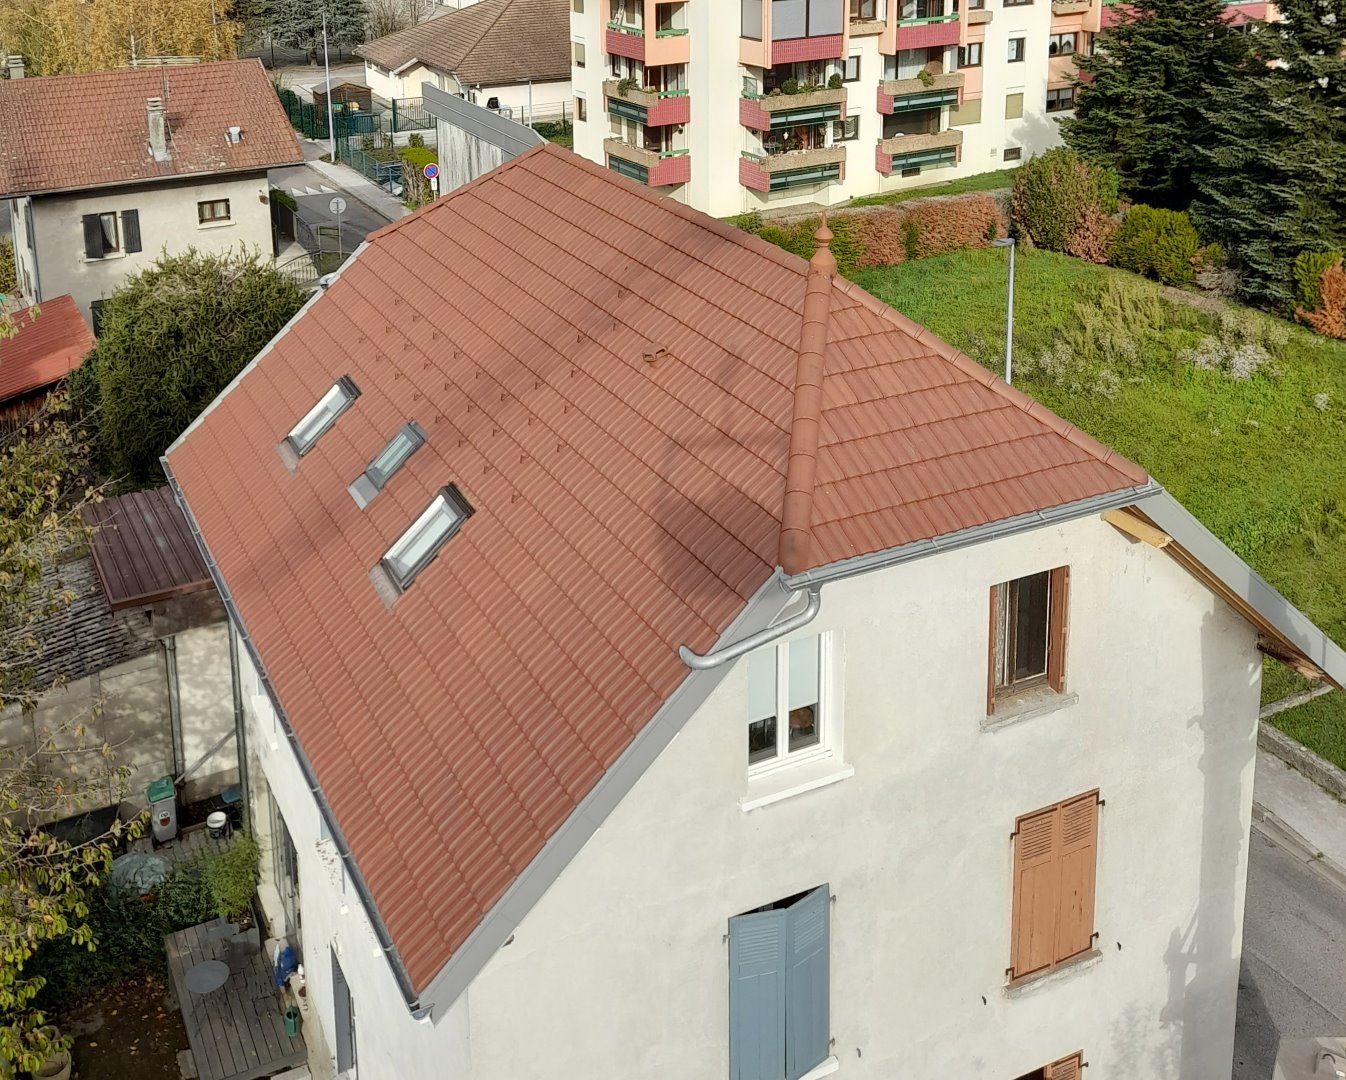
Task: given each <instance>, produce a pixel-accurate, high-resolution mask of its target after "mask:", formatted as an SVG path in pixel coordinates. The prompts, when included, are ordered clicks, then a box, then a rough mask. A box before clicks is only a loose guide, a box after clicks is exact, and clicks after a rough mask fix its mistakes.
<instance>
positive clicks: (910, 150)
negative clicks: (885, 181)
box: [875, 128, 963, 176]
mask: <svg viewBox="0 0 1346 1080" xmlns="http://www.w3.org/2000/svg"><path fill="white" fill-rule="evenodd" d="M962 145H963V129H962V128H951V129H949V130H948V131H933V132H930V133H929V134H925V135H896V136H894V137H893V138H891V139H880V140H879V146H878V151H877V154H876V158H875V163H876V166H877V168H878V170H879V172H881V173H883V174H884V175H885V176H886V175H888V174H889V173H895V172H901V171H902V170H903V169H915V168H919V167H921V166H924V165H950V164H952V163H953V162H955V161H957V160H958V152H959V149H960V148H961V147H962Z"/></svg>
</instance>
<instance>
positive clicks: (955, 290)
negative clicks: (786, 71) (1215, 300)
mask: <svg viewBox="0 0 1346 1080" xmlns="http://www.w3.org/2000/svg"><path fill="white" fill-rule="evenodd" d="M854 277H855V280H856V281H857V282H858V283H859V284H860V285H862V286H863V287H864V288H866V289H868V290H869V291H870V292H872V293H873V294H874V295H875V296H878V297H879V298H881V299H883V300H885V301H886V302H888V303H890V304H892V305H893V306H894V307H896V308H897V309H899V310H900V311H902V312H903V313H905V314H906V315H908V316H910V317H911V318H913V319H915V320H916V321H917V322H919V323H923V324H924V325H926V326H928V327H930V328H931V329H932V330H933V331H934V332H935V333H937V334H939V335H940V336H941V337H943V338H944V339H945V340H947V341H949V342H951V343H953V344H954V345H956V346H958V347H959V348H961V349H963V350H964V351H966V352H967V353H968V354H969V355H971V356H972V357H974V358H975V359H977V360H978V361H980V362H981V363H983V364H985V365H987V366H988V367H990V368H991V369H992V370H994V371H996V372H1002V371H1003V366H1004V334H1005V292H1006V254H1005V253H1004V252H1003V251H991V250H982V251H964V252H959V253H957V254H954V255H946V256H940V257H937V258H932V259H923V260H920V261H916V262H910V263H906V264H904V265H902V266H894V267H883V268H879V269H871V270H861V271H857V272H856V273H855V275H854ZM1110 282H1116V283H1117V284H1116V285H1110ZM1117 289H1121V290H1123V291H1125V292H1126V294H1127V295H1128V296H1134V297H1135V298H1136V300H1137V305H1138V306H1137V311H1138V312H1139V314H1133V315H1132V316H1131V317H1130V318H1129V319H1128V320H1122V321H1124V322H1128V323H1129V325H1127V326H1126V327H1125V330H1126V334H1127V335H1128V336H1129V337H1130V338H1131V340H1132V342H1133V344H1134V345H1135V346H1136V347H1137V350H1138V356H1137V358H1136V359H1135V360H1134V361H1133V362H1131V363H1124V364H1121V365H1120V368H1121V372H1122V378H1121V379H1120V382H1119V383H1118V384H1114V385H1113V386H1112V387H1111V388H1110V392H1109V393H1104V392H1099V391H1098V390H1097V389H1096V388H1095V387H1092V386H1090V385H1089V379H1088V378H1087V377H1086V378H1083V379H1078V378H1073V377H1072V376H1070V375H1066V376H1062V375H1061V374H1060V371H1059V370H1055V371H1045V370H1044V369H1043V365H1041V364H1034V362H1033V361H1034V360H1035V359H1036V358H1038V357H1041V356H1042V355H1043V354H1044V353H1045V352H1047V351H1048V350H1049V349H1051V348H1052V347H1053V346H1054V344H1056V343H1059V342H1061V341H1063V340H1065V339H1067V338H1069V339H1071V341H1072V343H1073V345H1074V346H1075V347H1087V348H1093V347H1094V346H1095V345H1096V344H1097V343H1096V342H1094V343H1092V344H1091V343H1090V342H1088V341H1086V342H1085V344H1084V346H1080V340H1081V334H1082V333H1088V332H1090V331H1088V330H1087V324H1089V323H1090V321H1091V316H1094V315H1097V313H1098V312H1099V311H1100V310H1102V309H1103V308H1104V307H1106V304H1105V303H1104V301H1105V298H1106V295H1107V294H1108V293H1109V291H1110V290H1117ZM1087 309H1092V311H1090V310H1087ZM1255 318H1256V319H1257V320H1259V321H1258V322H1257V323H1256V324H1255V325H1258V326H1269V325H1271V323H1272V321H1271V320H1266V322H1265V323H1264V322H1262V321H1261V320H1264V319H1265V318H1266V317H1265V316H1260V315H1258V316H1255ZM1094 321H1095V327H1096V325H1097V323H1096V320H1094ZM1279 326H1280V328H1281V329H1282V330H1283V331H1286V332H1288V340H1287V341H1286V343H1285V345H1284V348H1283V350H1282V351H1281V353H1280V355H1279V357H1277V358H1276V359H1275V360H1274V364H1273V367H1274V370H1273V371H1272V373H1270V374H1267V373H1265V372H1262V371H1259V372H1258V373H1256V374H1254V375H1253V377H1252V378H1248V379H1235V378H1232V377H1231V376H1229V375H1226V374H1224V373H1222V372H1219V371H1208V370H1200V369H1198V368H1196V367H1193V366H1192V365H1191V364H1190V363H1187V362H1184V361H1183V360H1181V359H1179V356H1178V354H1179V353H1180V352H1181V351H1182V350H1183V349H1187V348H1191V347H1192V346H1194V345H1195V344H1196V343H1197V342H1199V341H1200V340H1202V338H1203V337H1207V336H1209V335H1212V334H1216V333H1218V332H1219V328H1218V320H1217V318H1216V316H1215V315H1214V314H1212V313H1209V312H1207V311H1203V310H1198V309H1197V308H1196V307H1193V306H1191V305H1190V304H1186V303H1182V302H1178V301H1174V300H1172V299H1169V298H1168V296H1167V295H1166V294H1165V293H1164V292H1163V291H1162V290H1160V288H1159V287H1158V286H1157V285H1154V284H1152V283H1150V282H1147V281H1144V280H1142V279H1140V278H1137V277H1135V276H1134V275H1132V274H1127V273H1124V272H1122V271H1118V270H1111V269H1108V268H1107V267H1100V266H1094V265H1092V264H1089V263H1085V262H1082V261H1080V260H1078V259H1072V258H1068V257H1066V256H1063V255H1055V254H1051V253H1048V252H1031V253H1021V254H1020V255H1019V258H1018V271H1017V274H1016V283H1015V341H1014V350H1015V363H1016V376H1015V380H1014V381H1015V384H1016V385H1018V386H1020V387H1022V388H1023V389H1024V390H1025V391H1027V392H1028V393H1030V394H1032V395H1033V396H1034V397H1036V398H1038V399H1039V400H1041V401H1042V402H1044V403H1045V404H1046V405H1048V406H1049V407H1050V408H1051V409H1053V410H1054V411H1055V412H1057V413H1059V414H1060V415H1061V416H1063V417H1065V418H1066V419H1067V420H1069V421H1071V422H1072V423H1074V424H1076V425H1077V426H1079V427H1081V428H1083V429H1084V430H1085V431H1088V432H1089V433H1090V434H1092V435H1094V436H1095V437H1096V438H1098V439H1099V440H1100V441H1102V442H1104V443H1106V444H1107V445H1109V446H1111V447H1114V448H1115V449H1117V450H1118V451H1120V452H1121V453H1123V454H1125V455H1126V456H1127V457H1129V458H1131V459H1132V460H1133V461H1136V462H1138V463H1139V464H1140V465H1142V466H1144V467H1145V468H1146V469H1147V470H1148V471H1149V472H1150V474H1151V475H1152V476H1153V477H1154V478H1155V479H1156V480H1158V481H1159V482H1160V483H1162V484H1163V485H1164V486H1165V487H1166V488H1168V490H1169V491H1170V492H1172V493H1173V495H1174V496H1176V497H1177V498H1178V499H1179V500H1181V501H1182V503H1183V504H1184V505H1185V506H1187V508H1188V509H1189V510H1191V511H1192V513H1194V514H1195V515H1196V516H1197V517H1198V518H1199V519H1200V520H1201V521H1202V522H1203V523H1204V524H1205V525H1206V526H1207V528H1209V529H1210V530H1211V531H1212V532H1214V533H1215V534H1216V535H1217V536H1218V537H1220V539H1221V540H1223V541H1224V542H1225V543H1226V544H1228V545H1229V546H1230V547H1231V548H1232V549H1233V550H1234V551H1235V552H1237V553H1238V554H1239V555H1240V556H1241V557H1242V558H1243V559H1245V560H1246V561H1247V562H1249V563H1250V564H1251V565H1252V566H1253V567H1254V569H1256V570H1257V571H1258V572H1259V573H1261V574H1262V575H1263V576H1264V577H1265V578H1266V579H1267V580H1268V581H1270V582H1271V584H1272V585H1273V586H1275V587H1276V588H1277V589H1279V590H1280V591H1281V592H1282V593H1284V594H1285V596H1286V597H1288V598H1289V599H1290V600H1291V601H1292V602H1293V603H1294V604H1295V605H1296V606H1298V607H1299V608H1300V609H1301V610H1302V611H1303V612H1304V613H1305V614H1306V615H1308V616H1309V618H1311V619H1312V620H1313V621H1314V622H1315V623H1317V625H1318V626H1320V627H1321V628H1322V629H1323V630H1324V631H1326V632H1327V633H1328V635H1329V636H1331V637H1332V638H1333V639H1334V640H1335V641H1336V642H1337V643H1338V644H1346V468H1343V462H1346V343H1342V342H1334V341H1329V340H1327V339H1324V338H1320V337H1317V336H1315V335H1312V334H1310V333H1308V332H1307V331H1304V330H1302V329H1300V328H1298V327H1293V326H1290V325H1289V324H1286V323H1280V324H1279ZM1082 327H1084V328H1085V330H1083V331H1082V329H1081V328H1082ZM1105 344H1106V343H1105ZM1101 351H1103V352H1106V351H1107V349H1106V348H1103V349H1102V350H1101ZM1081 383H1083V384H1084V385H1081ZM1321 394H1327V395H1328V397H1327V399H1326V407H1325V408H1320V407H1319V404H1321V403H1322V399H1321V398H1319V399H1318V403H1315V398H1316V397H1318V395H1321ZM1303 685H1304V684H1303V682H1302V680H1298V679H1296V678H1295V677H1294V676H1291V675H1289V674H1288V673H1286V674H1282V673H1281V671H1280V669H1279V667H1278V665H1271V666H1269V667H1268V669H1267V677H1266V680H1265V687H1264V700H1274V699H1277V698H1280V697H1283V696H1285V695H1286V694H1288V693H1292V692H1294V691H1295V690H1298V689H1302V687H1303ZM1300 715H1303V716H1306V717H1308V718H1309V719H1308V720H1301V719H1299V718H1298V717H1299V716H1300ZM1283 718H1286V719H1283ZM1273 722H1274V723H1275V724H1276V725H1277V726H1278V727H1281V728H1282V729H1283V730H1287V731H1289V733H1290V734H1292V735H1294V736H1295V737H1296V738H1300V735H1298V734H1295V732H1294V731H1291V730H1290V727H1289V726H1294V727H1296V728H1297V729H1298V730H1300V731H1301V732H1303V734H1304V736H1305V737H1304V738H1302V739H1301V741H1304V742H1306V744H1307V745H1309V746H1310V747H1312V748H1313V749H1315V750H1316V751H1317V752H1318V753H1320V754H1323V756H1325V757H1328V758H1329V760H1332V761H1334V762H1336V763H1337V764H1338V765H1341V766H1343V767H1346V700H1344V699H1343V695H1341V694H1331V695H1327V696H1326V697H1324V698H1320V699H1318V700H1316V701H1314V702H1312V703H1311V706H1304V707H1303V708H1302V709H1296V710H1292V711H1290V712H1287V713H1283V714H1280V715H1278V716H1277V717H1275V718H1274V721H1273ZM1334 724H1338V725H1339V727H1340V730H1339V731H1336V733H1335V734H1333V735H1332V736H1331V737H1328V736H1327V735H1326V734H1325V732H1327V731H1328V730H1329V729H1332V728H1333V725H1334ZM1287 725H1289V726H1287Z"/></svg>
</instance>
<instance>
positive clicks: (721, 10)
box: [570, 0, 1101, 217]
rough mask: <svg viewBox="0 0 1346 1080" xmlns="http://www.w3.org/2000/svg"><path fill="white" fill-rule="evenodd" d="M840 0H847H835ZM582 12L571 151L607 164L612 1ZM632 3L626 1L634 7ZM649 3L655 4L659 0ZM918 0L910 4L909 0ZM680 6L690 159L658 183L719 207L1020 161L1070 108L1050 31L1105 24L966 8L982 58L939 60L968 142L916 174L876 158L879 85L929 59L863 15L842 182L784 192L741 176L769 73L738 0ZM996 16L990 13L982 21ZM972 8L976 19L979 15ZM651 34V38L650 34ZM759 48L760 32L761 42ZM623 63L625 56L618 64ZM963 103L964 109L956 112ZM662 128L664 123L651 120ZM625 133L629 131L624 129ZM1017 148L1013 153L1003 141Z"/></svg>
mask: <svg viewBox="0 0 1346 1080" xmlns="http://www.w3.org/2000/svg"><path fill="white" fill-rule="evenodd" d="M765 2H766V4H767V5H768V6H769V5H770V0H765ZM838 2H844V0H838ZM876 2H877V10H878V12H879V13H880V19H881V20H882V17H883V13H884V12H885V10H887V9H892V10H894V11H896V10H899V8H894V5H901V3H902V0H876ZM579 6H581V7H582V8H583V11H573V10H572V13H571V17H570V18H571V39H572V41H573V42H575V43H578V44H580V45H582V46H583V55H584V57H585V63H584V65H583V66H578V65H577V66H575V67H574V68H573V70H572V80H573V82H574V93H575V95H576V97H577V98H583V99H584V100H585V104H586V112H587V119H586V120H584V121H578V120H577V122H576V125H575V147H574V148H575V152H576V153H578V154H580V155H582V156H583V157H586V158H588V159H589V160H590V161H595V162H598V163H599V164H605V163H607V160H608V157H607V153H606V151H605V149H604V145H603V144H604V141H605V140H607V139H610V138H613V137H614V136H616V137H623V136H620V135H619V134H618V131H617V130H614V128H613V127H612V124H611V122H610V118H609V116H608V112H607V106H606V98H605V95H604V90H603V83H604V81H605V80H610V79H613V78H614V77H616V76H614V73H613V68H612V59H613V58H612V57H611V56H609V55H608V54H607V53H606V52H605V40H606V38H605V34H606V29H605V28H606V24H607V21H608V19H609V14H608V10H609V0H589V2H587V3H585V4H583V5H579ZM629 6H630V5H629V3H628V10H629ZM651 6H652V5H651ZM907 6H908V7H911V6H912V5H911V3H908V4H907ZM962 6H963V7H964V8H966V7H967V5H966V3H964V4H963V5H962ZM681 7H682V8H683V9H684V10H685V15H684V16H683V17H684V18H685V20H686V26H687V29H688V34H689V44H688V47H687V55H688V56H689V60H688V62H687V63H686V64H685V65H684V69H685V70H684V73H683V77H684V79H685V83H686V87H687V89H688V91H689V93H690V97H691V120H690V121H689V122H688V123H687V124H686V125H685V126H684V127H682V128H678V129H676V130H675V131H674V132H673V134H672V136H671V142H672V145H673V146H674V147H677V148H685V149H687V150H688V152H689V156H690V158H691V166H690V169H691V179H690V181H689V182H688V183H685V184H680V185H677V186H673V187H664V188H660V190H661V191H662V192H663V193H664V194H667V195H670V196H671V197H673V198H675V199H677V200H678V201H680V202H685V203H687V204H688V205H690V206H693V207H695V208H696V209H698V210H701V211H702V212H704V213H708V214H712V215H714V216H717V217H724V216H728V215H732V214H739V213H743V212H747V211H752V210H765V209H771V208H775V207H782V206H792V205H798V204H805V203H816V204H822V205H825V206H835V205H839V204H843V203H845V202H847V201H848V200H850V199H852V198H856V197H859V196H865V195H877V194H883V193H885V192H892V191H900V190H904V189H908V188H913V187H921V186H925V185H929V184H937V183H942V182H945V181H948V180H954V179H958V178H961V177H966V176H973V175H976V174H978V173H985V172H991V171H995V170H998V169H1003V168H1012V167H1014V166H1015V165H1016V164H1017V163H1018V162H1020V161H1026V160H1027V159H1028V158H1029V157H1031V156H1032V155H1033V154H1036V153H1041V152H1042V151H1044V150H1047V149H1050V148H1051V147H1053V146H1055V145H1057V144H1058V143H1059V142H1060V130H1059V127H1058V125H1057V119H1058V117H1061V116H1066V115H1070V114H1069V113H1068V112H1052V113H1048V112H1047V89H1048V86H1049V84H1050V85H1052V86H1066V85H1068V84H1069V81H1070V72H1069V71H1068V70H1067V69H1066V67H1065V64H1066V61H1065V58H1062V57H1057V58H1052V57H1050V56H1049V40H1050V37H1051V35H1052V34H1053V33H1067V32H1070V33H1075V34H1076V48H1077V49H1083V48H1086V47H1087V41H1088V35H1089V33H1090V32H1091V31H1090V30H1089V28H1090V27H1092V28H1093V29H1096V28H1097V23H1098V17H1099V12H1100V10H1101V2H1100V0H1094V2H1093V4H1092V5H1090V8H1089V11H1088V12H1084V13H1080V12H1079V10H1078V7H1079V5H1075V6H1074V8H1073V10H1074V11H1075V13H1074V14H1064V15H1058V14H1056V13H1054V12H1053V6H1052V3H1051V0H1030V2H1029V3H1026V4H1017V5H1016V4H1011V5H1004V3H1003V0H985V6H984V8H982V9H981V10H980V11H978V12H973V11H970V10H964V11H963V12H962V14H961V20H960V24H959V33H960V42H961V44H963V45H967V44H969V43H973V44H975V43H980V45H981V48H982V62H981V65H980V66H976V67H965V68H962V69H959V68H958V47H957V46H956V45H950V46H948V47H947V48H946V49H944V50H943V54H942V60H941V66H942V69H943V70H944V71H945V72H953V71H956V70H961V71H962V72H963V74H964V80H965V81H964V86H963V88H962V100H963V107H962V108H961V109H960V110H955V109H951V108H947V107H946V108H944V109H942V110H941V111H940V116H939V121H938V128H937V130H939V131H961V132H962V134H963V142H962V146H961V148H960V151H959V158H958V161H957V162H956V163H955V164H951V165H939V166H929V167H924V168H922V169H921V171H920V174H919V175H917V176H907V177H904V176H902V175H901V170H895V171H894V172H893V173H892V174H891V175H885V174H883V173H881V172H879V170H878V169H877V167H876V163H875V153H876V148H877V144H878V143H879V142H880V140H881V139H882V138H883V135H884V120H885V117H884V116H883V114H881V113H880V112H879V110H878V104H877V89H878V85H879V83H880V81H881V80H882V79H884V78H889V79H891V78H902V79H908V78H912V77H914V76H915V75H916V72H917V70H918V69H919V68H920V67H921V66H922V65H923V64H924V63H925V62H926V51H925V49H921V50H919V55H917V53H916V51H914V50H905V51H902V52H898V53H896V54H893V53H890V54H889V55H887V56H885V55H884V54H883V53H882V52H881V51H880V44H881V40H883V39H882V37H881V35H879V34H877V33H864V32H857V27H858V25H859V24H856V23H849V24H848V31H847V34H846V35H845V44H844V54H843V55H845V56H847V57H854V58H858V60H859V74H858V78H857V79H855V81H848V82H846V83H845V87H846V89H847V100H846V106H845V110H846V115H847V116H848V117H852V118H857V117H858V119H859V125H858V131H857V132H856V133H855V136H854V138H851V139H847V140H844V141H837V140H836V139H835V137H834V135H829V137H828V142H829V145H832V146H844V147H845V148H846V162H845V171H844V176H843V177H842V179H840V180H838V181H832V182H825V183H817V184H811V185H806V186H803V187H797V188H791V189H788V190H784V191H778V192H770V193H764V192H759V191H756V190H753V189H750V188H748V187H745V186H744V185H743V184H742V183H740V178H739V160H740V156H741V154H742V153H743V152H744V151H747V152H749V153H757V154H760V153H762V151H763V148H762V144H761V140H760V139H758V138H757V137H756V136H755V134H754V133H753V132H751V131H750V130H748V129H747V128H745V127H744V126H743V124H742V123H741V122H740V118H739V101H740V98H741V97H742V93H743V89H744V79H745V78H749V79H752V78H757V79H760V78H761V72H762V70H763V69H762V68H760V67H754V66H752V65H749V64H745V63H744V62H743V56H744V54H745V53H746V52H749V51H751V49H752V48H753V44H754V43H747V42H745V41H744V40H743V39H741V38H740V37H739V31H740V4H739V2H737V0H734V2H723V3H713V4H702V3H686V4H683V5H681ZM987 15H989V16H990V18H989V20H988V21H981V19H982V18H983V17H985V16H987ZM974 19H975V20H976V21H974ZM1020 37H1022V38H1024V40H1025V58H1024V60H1022V61H1018V62H1010V60H1009V41H1010V39H1011V38H1020ZM647 40H648V39H647ZM755 45H756V48H757V49H758V50H760V48H761V46H760V43H755ZM621 70H622V73H623V74H625V73H626V71H627V69H626V68H625V66H623V67H622V68H621ZM832 71H835V72H837V73H838V74H841V73H842V72H843V67H842V63H841V61H840V60H835V61H832V62H830V66H829V67H828V72H829V74H830V73H831V72H832ZM1020 93H1021V94H1023V106H1022V116H1020V117H1017V118H1010V117H1008V116H1007V112H1011V111H1015V110H1014V109H1013V108H1011V109H1009V110H1007V108H1006V105H1007V102H1006V99H1007V98H1012V96H1013V95H1016V94H1020ZM960 113H961V116H960ZM655 130H658V129H655ZM625 137H627V138H628V141H629V136H625ZM1006 150H1009V151H1011V153H1017V155H1018V156H1017V157H1014V158H1012V159H1007V158H1006V156H1005V151H1006Z"/></svg>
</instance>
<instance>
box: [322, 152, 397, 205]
mask: <svg viewBox="0 0 1346 1080" xmlns="http://www.w3.org/2000/svg"><path fill="white" fill-rule="evenodd" d="M305 157H307V155H305ZM304 164H305V165H307V166H308V167H309V168H310V169H312V170H313V171H314V172H316V173H318V174H319V175H320V176H322V177H324V178H325V179H326V180H327V181H328V182H329V183H331V185H332V186H333V187H335V188H339V189H340V190H341V191H344V192H345V193H346V194H347V195H349V196H350V197H351V198H353V199H359V200H360V202H362V203H364V204H365V206H367V207H369V209H370V210H372V211H373V212H374V213H375V214H377V215H378V216H379V217H381V218H383V220H384V221H397V220H398V219H399V218H404V217H406V216H407V215H408V214H409V213H411V211H410V210H408V209H407V208H406V207H405V206H403V205H402V200H401V199H399V198H397V196H395V195H390V194H388V192H386V191H384V190H383V188H381V187H379V186H378V184H376V183H374V181H372V180H370V179H369V178H368V177H365V176H361V175H360V174H359V173H358V172H356V171H355V170H354V169H348V168H346V166H344V165H333V164H331V163H329V162H326V161H305V162H304Z"/></svg>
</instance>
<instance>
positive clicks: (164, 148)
mask: <svg viewBox="0 0 1346 1080" xmlns="http://www.w3.org/2000/svg"><path fill="white" fill-rule="evenodd" d="M145 112H146V115H147V118H148V120H149V130H150V156H151V157H152V158H154V160H155V161H167V160H168V117H167V116H165V115H164V99H163V98H157V97H152V98H150V99H149V100H147V101H146V102H145Z"/></svg>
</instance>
